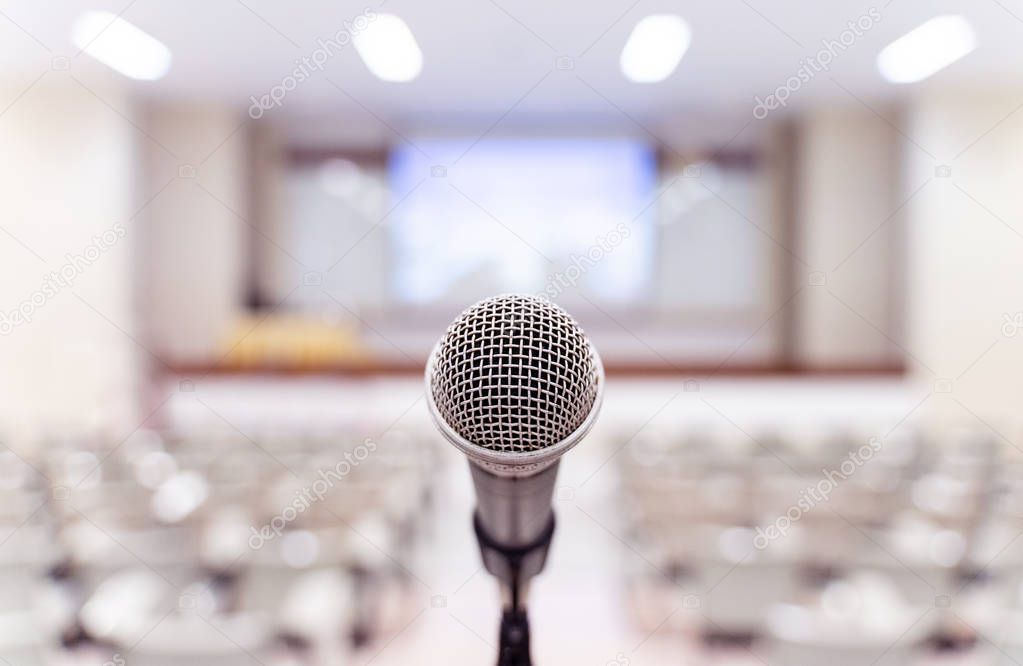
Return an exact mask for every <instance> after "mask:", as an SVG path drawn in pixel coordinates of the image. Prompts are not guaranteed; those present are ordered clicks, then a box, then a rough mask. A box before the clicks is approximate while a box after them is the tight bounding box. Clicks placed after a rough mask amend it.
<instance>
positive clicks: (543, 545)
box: [473, 513, 554, 666]
mask: <svg viewBox="0 0 1023 666" xmlns="http://www.w3.org/2000/svg"><path fill="white" fill-rule="evenodd" d="M473 527H474V529H475V531H476V541H477V542H478V543H479V547H480V553H481V554H482V556H483V562H484V564H485V565H486V567H487V569H488V570H489V571H490V572H491V573H495V572H498V571H500V572H502V573H503V574H504V575H499V576H498V578H499V580H501V586H502V592H503V593H504V594H503V596H504V597H505V598H506V599H507V606H506V607H505V608H504V610H503V611H502V613H501V630H500V643H499V649H498V657H497V666H532V665H533V661H532V658H531V657H530V650H529V615H528V613H527V609H526V599H525V597H526V584H527V582H528V580H525V578H526V576H524V575H523V562H526V561H527V560H528V561H529V569H530V570H539V569H542V568H543V565H544V563H545V562H546V560H547V551H548V550H549V549H550V545H551V539H552V538H553V537H554V514H553V513H551V515H550V520H549V521H548V522H547V527H545V528H544V530H543V532H542V533H541V534H540V536H539V537H538V538H537V539H536V541H534V542H532V543H530V544H527V545H525V546H521V547H517V548H510V547H508V546H505V545H502V544H500V543H497V542H496V541H495V540H494V539H492V538H491V537H490V535H488V534H487V533H486V531H485V530H484V529H483V526H482V525H481V523H480V518H479V514H478V513H477V514H476V515H474V517H473Z"/></svg>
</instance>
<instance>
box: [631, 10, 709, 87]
mask: <svg viewBox="0 0 1023 666" xmlns="http://www.w3.org/2000/svg"><path fill="white" fill-rule="evenodd" d="M691 38H692V31H691V30H690V29H689V24H688V23H686V21H685V19H683V18H682V17H681V16H677V15H675V14H652V15H650V16H647V17H645V18H643V19H640V21H639V23H637V24H636V27H635V28H633V29H632V34H631V35H629V39H628V40H627V41H626V42H625V48H624V49H622V58H621V66H622V73H623V74H625V76H626V78H628V79H629V80H630V81H635V82H636V83H657V82H658V81H663V80H664V79H666V78H668V77H669V76H671V73H672V72H674V71H675V69H676V68H677V67H678V63H679V62H680V61H681V60H682V56H684V55H685V53H686V50H688V49H689V42H690V41H691Z"/></svg>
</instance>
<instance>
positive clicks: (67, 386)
mask: <svg viewBox="0 0 1023 666" xmlns="http://www.w3.org/2000/svg"><path fill="white" fill-rule="evenodd" d="M22 88H23V86H22ZM16 94H17V92H16V91H14V90H13V89H6V88H5V89H4V91H3V96H2V97H3V99H6V100H12V99H14V97H15V95H16ZM5 106H6V102H5ZM122 115H123V116H124V117H122ZM131 115H132V114H131V109H130V108H129V106H128V105H127V104H126V101H125V97H123V96H122V95H121V94H120V92H119V91H118V90H117V89H116V88H113V87H104V86H100V85H98V84H97V85H95V86H91V89H88V90H87V89H85V88H84V87H83V86H81V85H79V84H77V83H74V82H72V81H71V80H69V79H68V78H67V77H61V76H59V75H57V74H54V73H50V74H48V75H47V76H45V77H44V78H43V79H42V80H40V81H39V82H38V83H37V84H36V85H35V86H33V87H32V88H31V89H29V90H28V91H27V92H26V93H25V94H24V95H23V96H22V97H20V98H19V99H17V101H16V102H14V103H13V104H12V105H11V106H10V107H9V108H7V110H6V112H5V113H3V115H2V116H0V146H2V153H3V158H2V159H0V201H2V204H3V206H2V209H0V227H2V231H0V265H2V266H3V279H2V280H0V310H2V311H3V313H4V316H5V317H6V318H7V321H6V324H0V333H4V335H2V336H0V368H2V371H0V432H3V433H7V434H13V435H14V439H17V436H18V435H26V436H30V437H31V436H35V435H39V434H40V433H45V432H49V433H61V432H78V433H86V432H89V431H91V430H95V429H101V430H104V431H109V432H110V433H112V434H113V435H115V436H116V435H117V434H120V435H121V436H124V435H126V434H127V430H130V429H131V428H133V427H134V425H136V423H135V421H136V412H137V400H138V393H139V391H138V388H139V372H138V370H139V363H138V358H139V349H138V347H137V346H136V345H135V344H134V343H133V342H132V338H133V337H135V336H136V335H137V330H136V329H137V327H136V325H135V320H134V317H133V316H132V314H133V313H132V309H131V294H132V289H133V283H132V280H131V264H132V245H133V243H134V242H135V240H136V238H137V235H138V228H137V225H136V223H135V222H134V221H132V220H131V219H130V217H131V215H132V210H133V207H134V205H135V201H134V194H133V184H134V183H133V182H132V181H133V177H134V174H135V173H136V172H137V169H136V163H135V161H134V158H135V155H134V146H135V141H136V140H137V130H136V129H135V128H134V127H133V126H132V124H131V122H130V121H129V120H128V119H127V118H131ZM115 225H119V227H120V229H121V231H116V229H117V227H115ZM104 232H108V233H107V238H106V240H107V241H113V242H111V243H107V242H106V241H103V240H102V238H101V242H100V243H99V244H97V243H96V241H94V240H93V238H94V237H95V236H99V237H102V236H103V234H104ZM111 234H113V235H111ZM100 245H102V246H103V247H100ZM89 248H92V249H89ZM68 255H71V258H70V259H69V258H68ZM79 255H81V256H82V257H85V260H84V261H83V260H82V259H77V258H76V257H78V256H79ZM90 256H91V257H92V259H91V260H90V259H89V257H90ZM62 270H63V271H64V272H65V274H66V275H67V276H68V278H69V283H70V284H69V285H68V286H63V287H60V286H54V283H51V284H50V286H46V282H47V276H48V275H49V274H50V273H51V272H60V271H62ZM33 294H35V296H34V298H35V303H34V304H31V302H32V299H33ZM27 303H28V304H30V305H27ZM18 308H24V309H25V310H26V311H28V310H31V312H29V313H28V314H29V319H30V321H25V322H24V323H19V322H17V321H11V314H10V313H11V311H12V310H17V309H18ZM0 321H4V320H3V319H0Z"/></svg>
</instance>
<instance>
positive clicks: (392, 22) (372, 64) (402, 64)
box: [352, 14, 423, 83]
mask: <svg viewBox="0 0 1023 666" xmlns="http://www.w3.org/2000/svg"><path fill="white" fill-rule="evenodd" d="M352 41H353V42H354V43H355V50H356V51H358V53H359V57H361V58H362V61H363V62H364V63H366V67H368V68H369V71H371V72H372V73H373V74H374V75H375V76H376V77H377V78H379V79H383V80H384V81H392V82H396V83H403V82H406V81H411V80H413V79H414V78H416V77H417V76H419V73H420V72H421V71H423V52H422V51H420V50H419V44H417V43H416V37H415V35H413V34H412V31H411V30H410V29H409V27H408V24H407V23H405V21H403V20H402V19H401V18H400V17H398V16H395V15H394V14H377V16H376V18H374V19H373V20H372V21H370V22H369V25H367V26H366V28H365V29H364V30H361V31H359V32H358V33H356V34H355V36H354V38H353V40H352Z"/></svg>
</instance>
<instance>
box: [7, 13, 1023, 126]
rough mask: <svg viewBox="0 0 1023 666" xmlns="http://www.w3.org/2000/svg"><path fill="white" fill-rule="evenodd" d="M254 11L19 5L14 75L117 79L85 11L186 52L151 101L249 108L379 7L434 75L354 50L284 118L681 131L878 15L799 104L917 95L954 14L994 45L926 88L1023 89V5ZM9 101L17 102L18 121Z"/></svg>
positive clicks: (768, 84) (139, 86) (143, 88)
mask: <svg viewBox="0 0 1023 666" xmlns="http://www.w3.org/2000/svg"><path fill="white" fill-rule="evenodd" d="M243 1H244V4H243V2H242V1H239V0H177V1H174V2H167V1H165V0H119V1H117V2H112V1H107V0H55V1H52V2H47V3H39V2H38V1H37V0H8V1H7V2H5V3H3V4H2V5H0V12H2V15H0V58H2V60H0V78H5V79H9V80H13V82H14V83H15V84H18V83H24V82H31V81H32V80H33V79H34V78H36V77H37V76H38V75H39V74H40V73H41V72H43V71H46V70H47V69H48V68H49V67H50V62H51V57H52V56H53V55H62V54H63V55H68V56H71V57H70V62H71V72H72V73H73V74H75V75H76V76H79V77H82V78H93V77H96V76H102V75H103V74H101V72H102V71H103V69H104V68H103V67H102V66H101V65H98V64H96V63H94V62H91V61H90V60H89V58H88V56H84V55H81V56H75V55H74V54H75V52H76V49H74V48H73V47H72V46H71V45H70V43H69V40H68V34H69V31H70V26H71V23H72V22H73V20H74V18H75V17H76V16H77V15H78V14H79V13H80V12H82V11H84V10H86V9H107V10H109V11H112V12H115V13H119V12H122V11H123V16H124V18H126V19H128V20H129V21H131V22H133V23H135V24H136V25H138V26H140V27H141V28H143V29H144V30H146V31H147V32H149V33H151V34H153V35H154V36H156V37H157V38H159V39H160V40H162V41H163V42H164V43H166V44H167V45H168V46H169V47H170V48H171V50H172V52H173V54H174V63H173V66H172V68H171V71H170V73H169V75H168V76H167V77H166V78H164V79H162V80H160V81H156V82H148V83H132V84H131V85H133V86H134V88H135V89H136V90H137V91H138V92H139V93H140V94H142V95H144V96H146V97H154V98H187V99H190V100H217V101H222V102H227V103H231V104H237V105H238V106H239V107H243V106H248V104H249V102H248V101H247V100H248V98H249V96H250V95H255V96H259V95H261V94H263V93H264V92H266V91H267V90H268V89H269V88H270V87H271V86H273V85H274V84H275V83H278V82H280V81H281V79H282V77H284V76H285V75H287V74H288V73H289V72H290V71H291V70H292V69H293V68H294V67H295V61H296V60H297V59H298V58H300V57H302V56H307V55H310V54H311V53H312V52H313V51H314V50H315V49H316V48H317V46H316V41H317V39H318V38H324V39H328V38H330V37H331V36H332V35H333V34H334V33H335V32H336V31H337V30H338V29H340V28H341V27H342V26H343V24H344V21H345V20H349V21H350V20H351V19H353V18H354V17H356V16H358V15H359V14H360V13H362V12H363V11H365V10H366V9H371V10H373V11H377V12H391V13H396V14H399V15H401V16H402V17H403V18H405V20H406V21H407V22H408V24H409V25H410V26H411V28H412V30H413V32H414V33H415V34H416V36H417V38H418V40H419V42H420V45H421V47H422V50H423V52H424V55H425V68H424V71H423V74H422V76H421V77H420V78H419V79H418V80H416V81H414V82H412V83H409V84H388V83H384V82H381V81H378V80H376V79H375V78H373V77H372V76H371V75H370V74H369V73H368V71H367V70H366V68H365V66H364V65H363V64H362V62H361V61H360V60H359V58H358V56H357V55H356V53H355V51H354V49H353V48H351V47H348V48H346V49H344V50H343V51H342V52H340V53H339V54H337V55H336V56H334V57H333V58H331V60H330V62H329V64H328V65H327V67H326V69H325V71H324V72H323V73H320V74H316V75H314V76H313V77H312V78H311V79H310V80H308V81H306V82H304V83H302V84H301V85H300V86H299V87H298V89H296V90H295V91H294V92H292V93H290V94H289V96H288V98H287V99H286V101H285V103H284V105H283V106H282V107H281V108H279V109H274V110H273V111H271V112H270V113H272V114H275V115H277V116H279V117H281V118H289V117H290V118H304V117H316V116H319V117H323V116H330V115H332V114H337V113H339V112H342V113H343V112H345V111H346V110H358V112H359V113H361V114H363V115H365V114H372V115H376V116H379V117H380V118H381V119H386V121H387V122H388V123H389V124H391V125H392V126H396V127H399V126H400V127H415V126H416V125H417V124H419V125H421V124H423V123H429V124H431V125H432V126H439V127H443V126H445V125H452V126H458V125H462V124H464V123H465V122H469V121H471V122H477V123H480V122H482V123H492V122H494V121H495V120H496V119H498V118H502V116H503V119H502V122H508V123H516V122H517V123H526V124H529V123H534V124H535V123H537V122H538V119H542V122H543V123H546V124H548V125H554V126H557V125H559V124H561V125H562V126H565V127H576V126H578V125H579V124H586V123H593V124H602V123H622V122H625V123H630V122H632V123H633V124H638V123H637V122H636V121H639V122H642V123H646V122H648V121H649V122H657V123H661V124H663V123H666V122H673V121H674V120H675V119H692V118H698V117H708V116H709V117H719V116H721V115H732V116H736V117H742V116H747V117H748V116H749V115H750V113H751V110H752V107H753V98H754V96H755V95H761V96H763V95H767V94H768V93H770V92H771V91H772V90H774V89H775V88H777V87H778V86H779V85H782V84H784V82H785V80H786V79H787V78H789V77H790V76H792V75H793V74H795V73H796V70H797V69H798V68H799V66H800V61H801V59H803V58H805V57H807V56H810V55H812V54H813V53H815V52H816V51H817V50H818V49H820V48H821V43H822V40H825V39H837V38H838V37H839V36H840V35H841V33H842V31H843V30H845V29H846V23H847V22H848V21H850V20H855V19H856V18H858V17H859V16H861V15H863V14H864V13H866V12H867V11H868V10H869V9H870V8H871V7H876V8H877V9H878V11H879V12H880V14H881V20H880V21H879V22H877V24H876V25H875V26H874V27H873V28H871V29H870V30H869V31H868V32H867V33H866V34H864V35H863V36H862V37H861V38H859V39H858V40H857V41H856V42H855V43H854V44H853V45H852V46H851V47H850V48H849V49H848V50H846V51H844V52H841V53H839V55H838V56H837V57H836V58H835V62H834V64H833V67H832V69H831V71H830V72H829V73H827V74H821V75H818V76H817V77H816V78H815V79H814V80H813V81H811V82H809V83H808V84H806V85H805V86H803V88H802V89H800V90H799V91H798V92H797V93H796V94H794V95H793V96H792V105H793V106H799V105H801V104H808V103H812V102H816V101H820V100H829V101H834V100H837V101H840V102H843V103H850V104H858V103H860V102H859V101H857V100H856V99H854V97H855V98H859V99H860V100H863V101H864V102H866V103H871V104H872V103H874V102H876V101H878V100H884V99H887V98H891V97H894V96H898V95H904V94H907V93H908V92H912V90H914V88H909V89H906V88H899V87H897V86H893V85H891V84H888V83H886V82H885V81H884V80H883V79H881V77H880V76H879V74H878V73H877V70H876V68H875V66H874V57H875V56H876V54H877V52H878V51H879V50H880V49H881V48H882V47H883V46H884V45H885V44H887V43H888V42H890V41H891V40H892V39H894V38H896V37H898V36H900V35H902V34H904V33H905V32H906V31H908V30H909V29H911V28H913V27H915V26H916V25H918V24H920V23H921V22H923V21H924V20H926V19H927V18H929V17H931V16H934V15H937V14H940V13H945V12H957V13H963V14H965V15H966V16H967V17H968V18H969V19H970V21H971V22H972V23H973V25H974V26H975V28H976V30H977V33H978V38H979V44H980V46H979V48H978V50H977V51H975V52H974V53H973V54H971V55H970V56H968V57H967V58H966V59H964V60H962V61H960V62H959V63H956V64H955V65H953V66H952V67H951V68H949V69H948V70H945V71H944V72H942V73H940V74H939V75H937V76H936V77H934V78H933V79H931V80H930V81H928V82H927V83H926V84H923V85H927V86H948V87H964V86H978V85H984V86H987V85H1012V86H1020V87H1021V90H1023V39H1021V37H1023V0H975V1H974V2H970V3H966V2H962V1H960V2H950V1H945V0H937V1H928V0H876V2H873V3H872V2H839V1H837V0H832V1H830V2H824V1H821V2H809V1H807V0H746V1H744V0H719V1H717V2H697V1H695V0H683V1H679V0H675V1H669V0H638V1H637V0H606V1H605V2H599V3H597V2H584V1H582V0H562V1H561V2H550V1H542V0H477V1H476V2H470V1H468V0H462V1H461V2H457V1H454V0H434V1H433V2H416V1H414V0H384V2H382V3H380V2H379V0H366V3H368V4H363V3H360V2H359V1H357V0H341V1H338V0H332V1H329V0H297V1H295V2H287V3H286V2H280V1H279V0H277V1H275V0H243ZM657 11H672V12H677V13H679V14H681V15H683V16H684V17H685V18H686V19H687V20H688V21H689V22H690V24H691V25H692V28H693V42H692V46H691V48H690V51H689V52H688V54H687V55H686V57H685V58H684V59H683V61H682V63H681V65H680V67H679V69H678V70H677V71H676V72H675V74H674V75H672V76H671V77H670V78H669V79H668V80H667V81H665V82H663V83H660V84H653V85H639V84H633V83H630V82H628V81H627V80H625V79H624V78H623V77H622V75H621V74H620V72H619V69H618V55H619V53H620V51H621V48H622V45H623V44H624V42H625V39H626V36H627V35H628V33H629V31H630V30H631V28H632V26H633V25H635V23H636V21H637V20H638V19H639V18H641V17H642V16H644V15H646V14H649V13H653V12H657ZM563 55H564V56H570V57H573V58H574V67H575V68H574V69H573V70H570V71H563V70H559V69H557V68H556V67H555V62H556V58H557V57H558V56H563ZM52 74H53V75H54V76H60V75H66V73H64V72H59V71H58V72H52ZM12 89H13V90H17V85H14V86H12ZM342 90H343V92H342ZM5 103H6V102H5V100H3V99H0V107H2V106H3V105H5ZM506 113H507V114H508V115H507V116H504V114H506ZM680 122H681V121H680ZM695 126H698V124H694V127H695Z"/></svg>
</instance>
